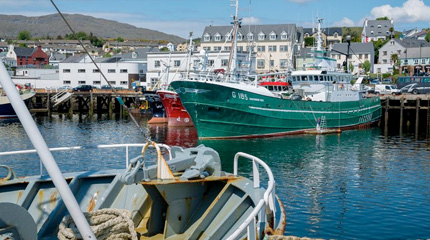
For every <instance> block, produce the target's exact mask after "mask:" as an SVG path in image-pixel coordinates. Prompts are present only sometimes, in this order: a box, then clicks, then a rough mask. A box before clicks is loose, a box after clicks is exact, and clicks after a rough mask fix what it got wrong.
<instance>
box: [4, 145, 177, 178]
mask: <svg viewBox="0 0 430 240" xmlns="http://www.w3.org/2000/svg"><path fill="white" fill-rule="evenodd" d="M157 145H158V146H159V147H161V148H165V149H167V151H168V154H169V159H168V160H170V159H172V153H171V151H170V147H169V146H168V145H165V144H158V143H157ZM144 146H145V143H124V144H107V145H94V146H73V147H56V148H49V151H51V152H59V151H71V150H87V149H106V148H124V147H125V163H126V165H125V167H126V168H127V167H128V165H129V160H130V159H129V158H130V157H129V149H130V148H131V147H142V148H143V147H144ZM150 147H153V146H152V145H150ZM36 152H37V151H36V149H29V150H20V151H9V152H0V156H10V155H18V154H29V153H36ZM42 165H43V164H42V162H41V163H40V175H42V171H43V169H42Z"/></svg>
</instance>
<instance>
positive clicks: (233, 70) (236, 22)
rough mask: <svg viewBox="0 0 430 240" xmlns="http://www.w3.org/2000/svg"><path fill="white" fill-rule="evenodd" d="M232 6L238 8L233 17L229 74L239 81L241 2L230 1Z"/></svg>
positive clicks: (237, 0)
mask: <svg viewBox="0 0 430 240" xmlns="http://www.w3.org/2000/svg"><path fill="white" fill-rule="evenodd" d="M230 6H232V7H235V8H236V13H235V15H234V16H233V22H232V24H233V47H232V52H231V56H230V59H229V61H230V62H229V67H228V69H227V72H228V73H230V75H231V76H233V79H234V80H235V81H236V80H237V34H238V32H239V28H240V23H241V19H239V0H230Z"/></svg>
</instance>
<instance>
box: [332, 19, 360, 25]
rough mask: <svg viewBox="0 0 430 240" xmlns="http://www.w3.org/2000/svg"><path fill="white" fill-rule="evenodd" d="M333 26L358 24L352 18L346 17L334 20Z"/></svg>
mask: <svg viewBox="0 0 430 240" xmlns="http://www.w3.org/2000/svg"><path fill="white" fill-rule="evenodd" d="M333 26H334V27H355V26H357V25H356V24H355V22H354V21H352V20H351V19H349V18H347V17H344V18H342V19H341V20H340V21H337V22H334V23H333Z"/></svg>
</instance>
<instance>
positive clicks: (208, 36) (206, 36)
mask: <svg viewBox="0 0 430 240" xmlns="http://www.w3.org/2000/svg"><path fill="white" fill-rule="evenodd" d="M203 40H204V41H205V42H209V41H210V40H211V35H210V34H209V33H206V34H205V35H204V36H203Z"/></svg>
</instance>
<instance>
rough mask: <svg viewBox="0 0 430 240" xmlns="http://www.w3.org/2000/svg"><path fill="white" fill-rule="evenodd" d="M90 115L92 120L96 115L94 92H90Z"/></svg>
mask: <svg viewBox="0 0 430 240" xmlns="http://www.w3.org/2000/svg"><path fill="white" fill-rule="evenodd" d="M89 115H90V119H92V118H93V115H94V100H93V92H92V91H91V92H90V113H89Z"/></svg>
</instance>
